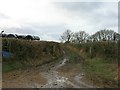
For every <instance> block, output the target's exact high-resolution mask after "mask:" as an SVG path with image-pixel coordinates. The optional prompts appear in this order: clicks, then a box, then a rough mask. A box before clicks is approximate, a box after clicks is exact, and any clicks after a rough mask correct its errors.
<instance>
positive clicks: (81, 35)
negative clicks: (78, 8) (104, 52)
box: [74, 31, 89, 43]
mask: <svg viewBox="0 0 120 90" xmlns="http://www.w3.org/2000/svg"><path fill="white" fill-rule="evenodd" d="M88 36H89V34H88V33H86V32H85V31H79V32H76V33H75V34H74V37H75V41H76V43H85V42H86V41H87V38H88Z"/></svg>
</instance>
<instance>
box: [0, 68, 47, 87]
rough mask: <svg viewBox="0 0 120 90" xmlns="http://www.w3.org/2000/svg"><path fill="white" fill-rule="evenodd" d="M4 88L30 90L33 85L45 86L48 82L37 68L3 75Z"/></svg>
mask: <svg viewBox="0 0 120 90" xmlns="http://www.w3.org/2000/svg"><path fill="white" fill-rule="evenodd" d="M2 76H3V77H2V87H3V88H29V87H32V86H31V85H33V83H37V84H41V85H44V84H46V83H47V80H46V79H45V78H43V76H42V75H41V74H40V71H39V70H38V69H35V68H29V69H26V70H16V71H12V72H7V73H3V75H2Z"/></svg>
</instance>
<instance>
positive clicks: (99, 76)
mask: <svg viewBox="0 0 120 90" xmlns="http://www.w3.org/2000/svg"><path fill="white" fill-rule="evenodd" d="M105 61H106V60H103V59H101V58H93V59H87V60H86V65H84V69H85V72H86V75H87V76H88V77H91V78H92V79H93V80H96V81H97V82H98V83H99V81H100V82H102V83H103V84H104V83H112V84H114V85H115V84H117V80H115V79H114V78H115V77H116V76H115V73H114V71H115V64H109V63H106V62H105ZM111 66H112V67H111Z"/></svg>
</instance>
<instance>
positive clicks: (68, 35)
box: [61, 30, 73, 43]
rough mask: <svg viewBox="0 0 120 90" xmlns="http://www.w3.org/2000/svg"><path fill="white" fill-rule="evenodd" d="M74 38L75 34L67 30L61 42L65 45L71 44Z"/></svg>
mask: <svg viewBox="0 0 120 90" xmlns="http://www.w3.org/2000/svg"><path fill="white" fill-rule="evenodd" d="M72 36H73V33H72V32H71V30H66V31H65V32H64V33H63V34H62V36H61V41H62V42H65V43H70V42H71V39H72Z"/></svg>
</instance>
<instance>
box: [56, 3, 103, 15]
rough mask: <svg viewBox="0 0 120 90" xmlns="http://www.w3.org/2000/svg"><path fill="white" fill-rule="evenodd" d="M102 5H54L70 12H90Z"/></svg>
mask: <svg viewBox="0 0 120 90" xmlns="http://www.w3.org/2000/svg"><path fill="white" fill-rule="evenodd" d="M103 4H104V3H103V2H57V3H55V5H56V7H58V8H62V9H65V10H68V11H72V12H79V11H82V12H89V13H90V12H91V11H94V10H96V8H100V7H101V6H102V5H103Z"/></svg>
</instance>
